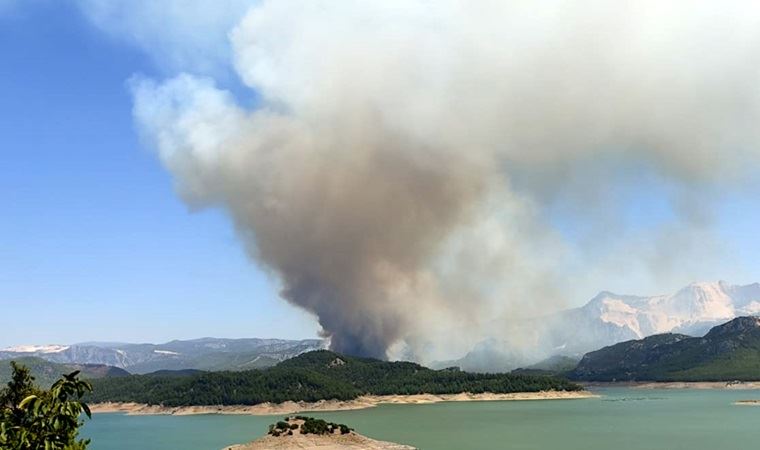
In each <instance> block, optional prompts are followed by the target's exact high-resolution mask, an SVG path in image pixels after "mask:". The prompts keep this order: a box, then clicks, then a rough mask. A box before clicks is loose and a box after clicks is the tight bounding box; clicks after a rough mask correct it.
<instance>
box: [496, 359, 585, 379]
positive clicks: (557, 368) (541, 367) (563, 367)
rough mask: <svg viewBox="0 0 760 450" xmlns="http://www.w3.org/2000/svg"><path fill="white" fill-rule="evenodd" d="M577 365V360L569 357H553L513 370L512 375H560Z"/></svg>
mask: <svg viewBox="0 0 760 450" xmlns="http://www.w3.org/2000/svg"><path fill="white" fill-rule="evenodd" d="M577 365H578V359H576V358H572V357H570V356H562V355H554V356H550V357H548V358H546V359H544V360H542V361H539V362H537V363H536V364H532V365H530V366H528V367H521V368H519V369H515V370H513V371H512V372H511V373H513V374H522V375H552V376H553V375H562V374H564V373H566V372H569V371H571V370H573V369H575V367H576V366H577Z"/></svg>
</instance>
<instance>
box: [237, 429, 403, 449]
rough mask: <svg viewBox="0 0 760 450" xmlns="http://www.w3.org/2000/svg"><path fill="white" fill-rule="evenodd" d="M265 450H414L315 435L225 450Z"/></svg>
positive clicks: (361, 438)
mask: <svg viewBox="0 0 760 450" xmlns="http://www.w3.org/2000/svg"><path fill="white" fill-rule="evenodd" d="M265 449H281V450H285V449H302V450H355V449H365V450H414V447H410V446H408V445H401V444H394V443H393V442H385V441H376V440H374V439H370V438H368V437H366V436H362V435H360V434H356V433H351V434H344V435H330V436H316V435H313V434H308V435H296V436H280V437H274V436H265V437H263V438H261V439H256V440H255V441H253V442H250V443H248V444H242V445H233V446H231V447H227V448H225V449H224V450H265Z"/></svg>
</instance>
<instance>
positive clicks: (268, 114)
mask: <svg viewBox="0 0 760 450" xmlns="http://www.w3.org/2000/svg"><path fill="white" fill-rule="evenodd" d="M229 39H230V42H231V48H232V52H231V53H232V56H231V58H232V61H231V62H230V63H231V64H233V65H234V68H235V71H236V74H237V75H239V77H240V78H241V79H242V81H243V82H244V83H245V85H246V86H247V87H248V88H250V89H251V90H253V91H255V92H256V94H257V102H256V104H255V106H254V107H250V106H243V105H242V104H240V103H239V102H238V100H236V98H235V96H234V95H233V94H232V93H231V92H228V91H226V90H223V89H221V88H219V87H217V84H216V83H215V81H214V80H213V79H210V78H205V77H201V76H193V75H189V74H180V75H178V76H176V77H174V78H172V79H169V80H167V81H164V82H160V83H159V82H156V81H153V80H150V79H145V78H140V77H137V78H134V79H133V80H132V82H131V86H132V89H133V93H134V98H135V106H134V114H135V118H136V120H137V122H138V124H139V126H140V129H141V131H142V133H144V136H145V137H146V139H147V140H148V142H149V143H150V145H151V146H153V147H154V148H155V149H156V150H157V152H158V154H159V156H160V158H161V160H162V162H163V163H164V165H165V166H166V168H167V169H168V170H169V171H171V173H172V174H173V175H174V177H175V179H176V182H177V186H178V189H179V192H180V194H181V195H182V197H183V199H185V200H186V201H187V203H188V204H189V205H191V206H192V207H194V208H195V207H197V208H203V207H219V208H221V209H223V210H224V211H226V212H227V213H228V214H229V216H230V217H231V218H232V220H233V221H234V223H235V226H236V229H237V231H238V234H239V236H240V238H241V241H242V242H243V244H244V245H245V246H246V248H247V251H248V253H249V255H250V257H251V258H252V259H253V260H255V261H256V262H257V263H258V264H259V265H260V266H261V267H263V268H264V269H265V270H267V271H269V272H270V273H271V274H272V275H273V276H274V277H276V279H277V280H279V282H280V283H281V285H282V292H281V295H282V297H283V298H284V299H285V300H287V301H288V302H290V303H292V304H294V305H297V306H299V307H301V308H304V309H305V310H307V311H310V312H312V313H314V314H315V315H316V317H317V318H318V320H319V323H320V324H321V326H322V329H323V333H324V335H325V336H326V337H329V338H330V340H331V346H332V348H333V349H334V350H337V351H341V352H347V353H351V354H359V355H368V356H376V357H386V356H389V355H400V354H403V355H407V356H410V357H415V358H423V356H422V355H427V357H431V355H435V356H439V357H440V356H441V355H445V354H447V353H448V354H450V353H456V352H458V351H459V352H461V351H462V350H463V349H467V348H468V347H469V346H471V345H472V344H473V343H474V342H477V341H478V340H480V339H483V338H484V337H488V336H495V337H499V338H509V336H501V335H500V334H504V333H506V331H504V330H500V329H499V328H498V326H496V327H494V326H490V327H488V328H486V327H484V326H483V324H486V323H488V324H493V323H494V318H499V317H504V318H508V317H513V316H515V315H538V314H539V313H541V312H544V311H548V310H555V309H557V308H559V307H561V306H563V301H564V300H565V299H566V298H567V297H568V295H569V294H570V293H571V292H572V290H573V289H574V285H576V284H577V283H581V284H583V285H584V286H588V285H590V284H596V285H597V286H598V287H599V288H603V287H605V286H606V284H605V282H604V280H606V279H607V278H608V277H629V278H631V279H635V280H655V281H654V282H651V283H650V285H657V286H659V285H666V284H669V283H672V282H671V281H669V280H672V279H677V280H679V281H682V279H683V278H684V277H686V278H690V279H698V278H701V277H702V276H704V275H705V274H708V275H711V276H715V275H716V272H717V271H718V270H719V269H720V266H719V265H718V263H717V262H716V261H718V259H716V258H717V256H716V255H719V253H720V245H719V237H718V236H716V235H715V234H714V233H713V232H712V228H711V222H712V213H711V208H710V205H709V201H710V195H709V193H710V192H714V191H716V190H717V191H720V190H722V189H729V188H733V187H735V186H739V185H740V184H741V183H742V182H744V181H746V180H747V179H748V177H749V176H750V175H751V174H752V172H753V171H755V170H757V168H758V162H759V159H760V149H759V148H758V143H759V142H760V127H758V123H760V88H758V79H759V78H758V76H759V75H760V4H758V3H756V2H749V1H729V2H712V1H670V2H661V1H635V2H633V1H631V2H609V1H545V2H539V3H536V2H520V1H511V2H505V1H486V0H484V1H478V2H470V1H468V2H464V1H438V2H427V1H409V0H404V1H394V0H390V1H379V2H353V1H339V0H324V1H320V0H316V1H310V2H302V1H295V0H277V1H261V2H258V3H257V4H256V5H255V6H254V7H252V8H251V9H250V10H248V13H247V14H245V16H244V17H241V20H240V21H239V22H238V24H237V25H236V26H235V27H234V29H232V30H231V31H230V33H229ZM629 191H632V192H633V194H631V195H628V196H627V195H623V194H620V193H621V192H623V193H626V192H629ZM647 193H649V195H650V197H647V195H648V194H647ZM641 198H645V199H646V202H647V203H648V204H651V203H653V202H658V203H661V204H662V205H663V207H662V209H663V211H664V212H663V213H662V214H661V216H662V217H656V218H655V219H652V218H650V217H643V216H642V217H639V216H635V215H633V216H632V217H628V218H621V217H620V216H621V214H619V212H620V211H621V210H622V209H621V206H620V203H621V202H627V201H631V202H633V201H637V200H640V199H641ZM634 212H635V210H634ZM558 213H561V214H560V215H563V216H566V217H571V218H572V220H571V221H567V220H566V221H563V220H557V219H556V216H557V214H558ZM649 220H651V221H652V223H647V226H646V227H644V226H642V228H641V229H639V228H636V229H635V231H631V230H630V229H629V228H627V226H626V225H625V224H626V223H628V222H630V221H633V222H646V221H649ZM568 222H571V224H572V226H570V225H568ZM621 223H622V224H623V225H621ZM579 236H580V237H579ZM725 275H726V277H728V276H729V275H730V274H725ZM454 326H455V327H456V329H457V330H465V332H464V333H462V334H457V335H456V336H453V335H452V333H450V331H449V330H450V329H451V327H454ZM389 352H390V353H389Z"/></svg>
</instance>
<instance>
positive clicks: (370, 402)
mask: <svg viewBox="0 0 760 450" xmlns="http://www.w3.org/2000/svg"><path fill="white" fill-rule="evenodd" d="M591 397H596V395H594V394H592V393H590V392H588V391H577V392H566V391H544V392H518V393H512V394H491V393H484V394H470V393H461V394H444V395H432V394H418V395H367V396H363V397H359V398H356V399H354V400H347V401H340V400H321V401H318V402H314V403H309V402H284V403H261V404H258V405H251V406H249V405H230V406H178V407H169V406H158V405H145V404H140V403H95V404H92V405H90V409H91V410H92V412H93V413H113V412H120V413H126V414H134V415H157V414H171V415H192V414H249V415H261V416H267V415H278V414H293V413H298V412H313V411H343V410H352V409H365V408H372V407H374V406H377V405H379V404H383V403H392V404H426V403H438V402H463V401H505V400H562V399H580V398H591Z"/></svg>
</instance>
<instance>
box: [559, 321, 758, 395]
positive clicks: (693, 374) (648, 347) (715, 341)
mask: <svg viewBox="0 0 760 450" xmlns="http://www.w3.org/2000/svg"><path fill="white" fill-rule="evenodd" d="M569 377H570V378H572V379H575V380H584V381H732V380H742V381H749V380H753V381H757V380H760V318H757V317H738V318H736V319H733V320H731V321H729V322H727V323H725V324H723V325H719V326H716V327H714V328H712V329H711V330H710V331H709V332H708V333H707V334H706V335H705V336H704V337H690V336H686V335H683V334H675V333H666V334H658V335H654V336H649V337H646V338H644V339H638V340H631V341H626V342H621V343H618V344H615V345H612V346H609V347H604V348H602V349H600V350H597V351H594V352H590V353H587V354H586V355H585V356H584V357H583V359H582V360H581V362H580V363H579V364H578V366H577V367H576V368H575V370H573V371H572V372H570V374H569Z"/></svg>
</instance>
